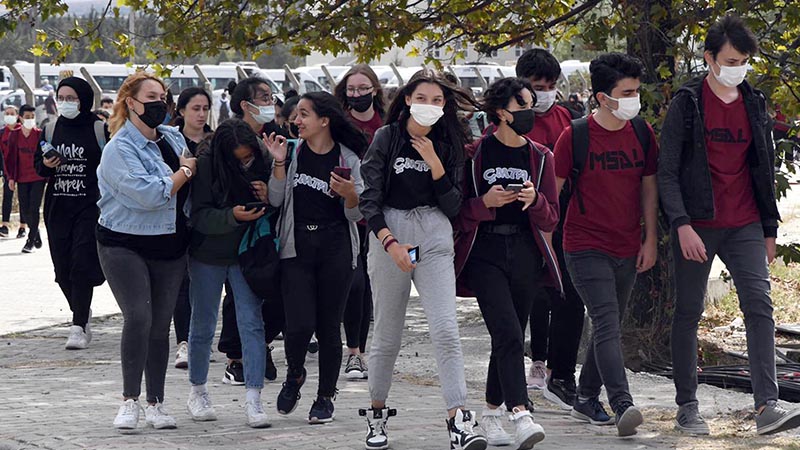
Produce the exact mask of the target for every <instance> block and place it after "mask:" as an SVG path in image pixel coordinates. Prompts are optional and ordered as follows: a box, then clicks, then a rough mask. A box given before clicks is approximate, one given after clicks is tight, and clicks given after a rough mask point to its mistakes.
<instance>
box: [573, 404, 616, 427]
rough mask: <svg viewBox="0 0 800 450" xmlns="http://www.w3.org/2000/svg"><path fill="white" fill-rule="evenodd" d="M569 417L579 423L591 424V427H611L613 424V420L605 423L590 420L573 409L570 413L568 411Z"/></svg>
mask: <svg viewBox="0 0 800 450" xmlns="http://www.w3.org/2000/svg"><path fill="white" fill-rule="evenodd" d="M569 415H570V416H571V417H572V418H573V419H578V420H580V421H581V422H586V423H589V424H592V425H613V424H614V419H613V418H609V419H608V421H607V422H601V421H599V420H594V419H592V418H591V417H589V416H587V415H586V414H583V413H582V412H580V411H577V410H575V409H574V408H573V410H572V411H570V413H569Z"/></svg>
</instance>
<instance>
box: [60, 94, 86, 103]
mask: <svg viewBox="0 0 800 450" xmlns="http://www.w3.org/2000/svg"><path fill="white" fill-rule="evenodd" d="M56 100H58V101H59V102H77V101H78V100H80V99H79V98H78V97H73V96H71V95H68V96H66V97H62V96H60V95H59V96H58V98H57V99H56Z"/></svg>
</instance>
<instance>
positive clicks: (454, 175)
mask: <svg viewBox="0 0 800 450" xmlns="http://www.w3.org/2000/svg"><path fill="white" fill-rule="evenodd" d="M430 138H431V140H432V141H433V142H434V148H435V149H436V154H437V155H439V159H440V160H441V161H442V165H443V166H444V172H445V176H443V177H442V178H440V179H439V180H437V181H434V182H433V188H434V191H435V196H436V200H437V203H438V206H439V209H441V210H442V212H443V213H444V214H445V215H446V216H447V217H449V218H450V219H454V218H455V217H456V216H457V215H458V211H459V210H460V209H461V199H462V197H463V195H462V192H461V186H462V184H463V183H462V180H463V177H464V161H465V157H464V150H463V149H462V148H453V146H452V145H450V143H448V142H445V141H443V140H441V139H436V137H434V136H431V137H430ZM405 144H406V138H405V135H404V133H403V131H402V130H401V129H400V123H399V122H394V123H391V124H388V125H384V126H382V127H381V128H379V129H378V131H376V132H375V136H374V137H373V138H372V143H371V144H370V146H369V149H368V150H367V154H366V155H365V156H364V160H363V162H362V163H361V178H363V179H364V192H363V193H362V194H361V200H360V203H359V209H361V214H363V215H364V219H366V221H367V223H368V224H369V228H370V229H371V230H372V232H373V233H376V234H377V233H378V231H380V230H381V229H382V228H386V220H384V217H383V206H384V198H385V197H386V195H387V194H388V193H389V181H390V180H389V174H390V173H391V170H390V167H391V164H392V161H394V160H395V159H396V158H397V155H398V154H400V150H401V149H402V148H403V146H404V145H405Z"/></svg>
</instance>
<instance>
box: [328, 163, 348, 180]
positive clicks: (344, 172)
mask: <svg viewBox="0 0 800 450" xmlns="http://www.w3.org/2000/svg"><path fill="white" fill-rule="evenodd" d="M351 172H352V169H350V168H349V167H342V166H336V167H334V168H333V173H335V174H336V175H338V176H340V177H342V178H344V179H345V180H349V179H350V174H351Z"/></svg>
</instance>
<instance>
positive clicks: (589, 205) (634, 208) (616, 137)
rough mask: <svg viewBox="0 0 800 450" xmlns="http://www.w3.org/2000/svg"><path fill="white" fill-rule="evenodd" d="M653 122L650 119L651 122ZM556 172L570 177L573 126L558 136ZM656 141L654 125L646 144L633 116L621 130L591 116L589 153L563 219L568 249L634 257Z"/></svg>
mask: <svg viewBox="0 0 800 450" xmlns="http://www.w3.org/2000/svg"><path fill="white" fill-rule="evenodd" d="M648 128H649V125H648ZM553 153H554V154H555V162H556V176H557V177H558V178H564V179H568V178H569V176H570V172H571V171H572V164H573V163H572V127H568V128H567V129H566V130H564V133H563V134H562V135H561V137H560V138H559V139H558V141H557V142H556V148H555V150H554V152H553ZM657 161H658V144H657V142H656V137H655V134H654V133H653V129H652V128H650V149H649V151H648V153H647V160H646V161H645V157H644V150H642V145H641V144H640V143H639V139H637V138H636V132H635V131H634V129H633V125H631V123H630V122H628V123H627V124H625V127H624V128H622V129H621V130H618V131H609V130H606V129H605V128H603V127H601V126H600V124H598V123H597V122H596V121H595V120H594V116H589V154H588V155H587V160H586V164H585V165H584V166H583V170H582V171H581V174H580V177H579V178H578V192H579V193H580V195H581V198H582V199H583V205H584V208H585V213H581V211H580V207H579V206H578V197H577V194H576V193H573V194H572V197H571V198H570V202H569V206H568V207H567V216H566V220H565V222H564V244H563V245H564V251H565V252H579V251H583V250H598V251H601V252H603V253H605V254H608V255H611V256H614V257H617V258H631V257H634V256H636V255H637V254H638V253H639V249H640V248H641V243H642V226H641V220H642V203H641V202H642V200H641V198H642V196H641V194H642V177H645V176H650V175H655V173H656V169H657V166H656V163H657Z"/></svg>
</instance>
